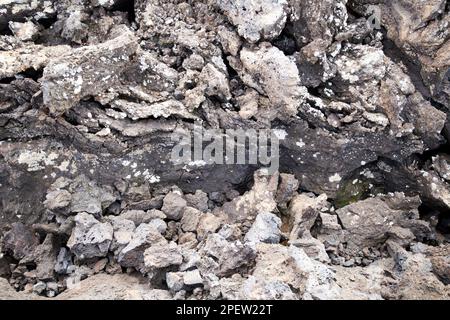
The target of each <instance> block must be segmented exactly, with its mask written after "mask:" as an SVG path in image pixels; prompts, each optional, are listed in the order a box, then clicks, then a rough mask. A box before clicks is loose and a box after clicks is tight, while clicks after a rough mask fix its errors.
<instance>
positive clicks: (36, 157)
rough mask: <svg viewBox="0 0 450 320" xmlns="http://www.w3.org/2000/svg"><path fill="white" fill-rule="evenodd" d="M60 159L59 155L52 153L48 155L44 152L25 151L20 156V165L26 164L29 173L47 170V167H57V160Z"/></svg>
mask: <svg viewBox="0 0 450 320" xmlns="http://www.w3.org/2000/svg"><path fill="white" fill-rule="evenodd" d="M56 159H58V154H56V153H53V152H52V153H50V154H48V155H47V154H46V153H45V152H44V151H38V152H34V151H29V150H27V151H25V152H22V153H21V154H20V155H19V158H18V162H19V164H26V165H27V166H28V171H30V172H33V171H39V170H43V169H45V167H46V166H53V165H55V160H56Z"/></svg>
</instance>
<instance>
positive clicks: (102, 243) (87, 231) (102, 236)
mask: <svg viewBox="0 0 450 320" xmlns="http://www.w3.org/2000/svg"><path fill="white" fill-rule="evenodd" d="M112 239H113V227H112V226H111V225H110V224H109V223H101V222H99V221H97V220H96V219H95V218H94V217H92V216H91V215H89V214H88V213H85V212H82V213H79V214H78V215H77V216H76V217H75V228H74V229H73V231H72V235H71V236H70V238H69V240H68V241H67V246H68V247H69V248H70V250H71V251H72V252H73V253H74V254H75V255H76V256H77V257H78V258H79V259H82V260H83V259H90V258H94V257H104V256H106V255H107V253H108V250H109V247H110V245H111V242H112Z"/></svg>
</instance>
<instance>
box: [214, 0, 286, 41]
mask: <svg viewBox="0 0 450 320" xmlns="http://www.w3.org/2000/svg"><path fill="white" fill-rule="evenodd" d="M217 5H218V6H219V8H220V9H221V10H223V11H224V13H225V15H226V16H227V17H228V19H229V20H230V22H231V23H233V24H234V25H235V26H236V27H237V30H238V32H239V35H241V36H242V37H244V38H245V39H246V40H247V41H249V42H251V43H255V42H257V41H258V40H260V39H264V40H272V39H274V38H276V37H277V36H278V35H279V34H280V33H281V31H283V28H284V25H285V24H286V20H287V9H288V5H287V2H286V1H285V0H257V1H249V0H241V1H238V2H236V1H231V0H219V1H217Z"/></svg>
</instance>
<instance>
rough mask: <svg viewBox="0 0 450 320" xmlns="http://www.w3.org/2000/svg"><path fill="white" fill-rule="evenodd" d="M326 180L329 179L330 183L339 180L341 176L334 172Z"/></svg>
mask: <svg viewBox="0 0 450 320" xmlns="http://www.w3.org/2000/svg"><path fill="white" fill-rule="evenodd" d="M328 181H330V182H331V183H335V182H341V181H342V177H341V176H340V175H339V174H338V173H336V174H334V175H332V176H331V177H329V178H328Z"/></svg>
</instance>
